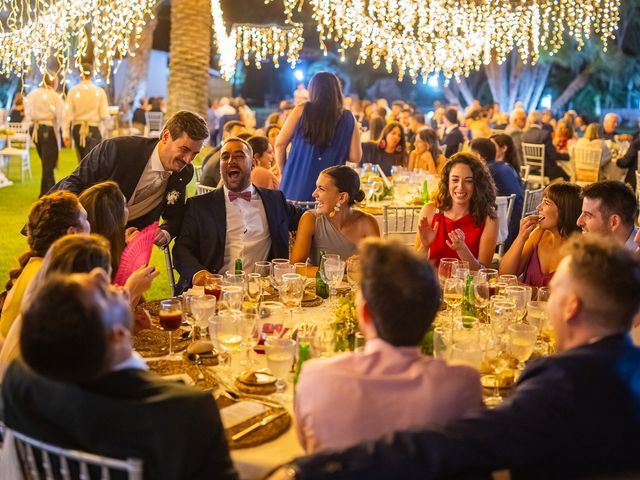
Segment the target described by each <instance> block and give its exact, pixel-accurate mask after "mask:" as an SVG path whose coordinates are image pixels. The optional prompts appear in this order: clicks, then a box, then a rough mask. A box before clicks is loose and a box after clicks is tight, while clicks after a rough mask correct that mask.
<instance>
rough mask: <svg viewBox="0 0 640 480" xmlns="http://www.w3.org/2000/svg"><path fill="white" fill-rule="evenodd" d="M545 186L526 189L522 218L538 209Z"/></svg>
mask: <svg viewBox="0 0 640 480" xmlns="http://www.w3.org/2000/svg"><path fill="white" fill-rule="evenodd" d="M543 196H544V188H537V189H535V190H525V191H524V204H523V206H522V218H524V217H526V216H527V215H532V214H534V213H536V212H537V211H538V205H540V202H542V197H543Z"/></svg>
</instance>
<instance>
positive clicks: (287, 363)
mask: <svg viewBox="0 0 640 480" xmlns="http://www.w3.org/2000/svg"><path fill="white" fill-rule="evenodd" d="M296 346H297V345H296V341H295V340H291V339H286V338H268V339H267V340H265V342H264V350H265V353H266V354H267V366H268V367H269V369H270V370H271V372H272V373H273V374H274V375H275V376H276V378H277V379H278V380H277V381H276V389H277V393H278V397H279V401H281V402H283V403H284V402H286V401H289V400H291V395H286V394H285V393H284V392H285V390H286V388H287V380H288V378H289V375H290V374H291V367H292V365H293V358H294V356H295V354H296Z"/></svg>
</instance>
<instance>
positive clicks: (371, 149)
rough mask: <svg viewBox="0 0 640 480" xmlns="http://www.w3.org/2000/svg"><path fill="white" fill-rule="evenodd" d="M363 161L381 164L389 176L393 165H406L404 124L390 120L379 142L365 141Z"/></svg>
mask: <svg viewBox="0 0 640 480" xmlns="http://www.w3.org/2000/svg"><path fill="white" fill-rule="evenodd" d="M362 163H372V164H374V165H380V168H382V171H383V172H384V174H385V175H387V176H389V175H391V167H394V166H398V167H404V166H405V165H406V163H407V145H406V140H405V135H404V130H403V129H402V125H400V123H398V122H390V123H388V124H387V126H386V127H384V129H383V130H382V135H381V136H380V141H379V142H378V143H373V142H366V143H363V144H362Z"/></svg>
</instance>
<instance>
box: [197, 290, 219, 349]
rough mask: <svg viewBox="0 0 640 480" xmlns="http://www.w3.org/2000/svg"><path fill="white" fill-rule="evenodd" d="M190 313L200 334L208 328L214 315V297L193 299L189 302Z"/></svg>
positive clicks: (203, 296) (201, 296)
mask: <svg viewBox="0 0 640 480" xmlns="http://www.w3.org/2000/svg"><path fill="white" fill-rule="evenodd" d="M191 312H192V313H193V316H194V318H195V325H196V326H197V327H198V329H199V330H200V334H201V333H202V331H203V330H204V329H205V328H207V327H208V326H209V320H210V319H211V317H213V316H215V314H216V297H214V296H213V295H200V296H199V297H195V298H193V299H192V300H191ZM194 339H195V336H194Z"/></svg>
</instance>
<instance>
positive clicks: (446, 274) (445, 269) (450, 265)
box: [438, 258, 458, 288]
mask: <svg viewBox="0 0 640 480" xmlns="http://www.w3.org/2000/svg"><path fill="white" fill-rule="evenodd" d="M456 265H458V259H456V258H442V259H440V265H439V266H438V280H439V281H440V288H444V281H445V280H446V279H447V278H451V277H453V270H454V268H455V267H456Z"/></svg>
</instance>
